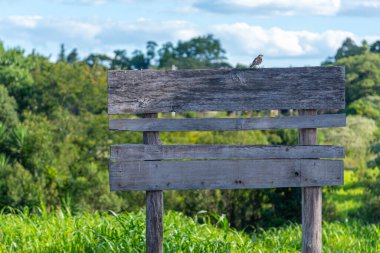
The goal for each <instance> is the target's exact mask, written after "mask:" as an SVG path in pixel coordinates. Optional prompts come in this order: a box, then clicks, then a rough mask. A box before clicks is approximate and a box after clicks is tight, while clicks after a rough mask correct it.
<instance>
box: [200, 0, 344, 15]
mask: <svg viewBox="0 0 380 253" xmlns="http://www.w3.org/2000/svg"><path fill="white" fill-rule="evenodd" d="M194 5H195V7H197V8H199V9H202V10H206V11H210V12H219V13H237V12H240V13H246V14H250V15H252V16H270V15H279V16H294V15H323V16H326V15H327V16H330V15H335V14H336V13H337V12H338V11H339V9H340V0H314V1H310V0H256V1H251V0H216V1H213V0H199V1H197V2H196V3H195V4H194Z"/></svg>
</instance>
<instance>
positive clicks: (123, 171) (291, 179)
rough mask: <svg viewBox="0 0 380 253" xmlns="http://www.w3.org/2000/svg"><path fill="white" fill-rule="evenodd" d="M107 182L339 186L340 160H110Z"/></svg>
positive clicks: (142, 186) (179, 186) (171, 186)
mask: <svg viewBox="0 0 380 253" xmlns="http://www.w3.org/2000/svg"><path fill="white" fill-rule="evenodd" d="M110 182H111V190H113V191H117V190H121V191H123V190H190V189H248V188H273V187H303V186H315V185H341V184H342V183H343V161H341V160H317V159H274V160H225V161H221V160H202V161H187V162H165V161H137V162H111V163H110Z"/></svg>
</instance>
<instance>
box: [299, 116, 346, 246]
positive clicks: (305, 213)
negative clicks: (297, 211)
mask: <svg viewBox="0 0 380 253" xmlns="http://www.w3.org/2000/svg"><path fill="white" fill-rule="evenodd" d="M299 114H300V115H316V114H317V112H316V111H315V110H300V111H299ZM298 143H299V144H300V145H316V144H317V129H312V128H309V129H300V130H299V132H298ZM308 169H309V170H311V171H313V170H314V168H312V167H308ZM314 172H315V173H319V171H317V170H315V171H314ZM342 175H343V171H342ZM342 180H343V176H342ZM342 183H343V181H342ZM309 186H310V185H309ZM315 186H317V185H315ZM302 252H303V253H321V252H322V188H321V187H307V188H302Z"/></svg>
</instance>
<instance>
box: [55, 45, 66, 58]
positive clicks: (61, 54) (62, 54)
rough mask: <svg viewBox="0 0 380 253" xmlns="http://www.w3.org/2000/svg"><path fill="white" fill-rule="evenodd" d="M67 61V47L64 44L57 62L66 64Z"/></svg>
mask: <svg viewBox="0 0 380 253" xmlns="http://www.w3.org/2000/svg"><path fill="white" fill-rule="evenodd" d="M65 61H66V52H65V45H64V44H63V43H62V44H61V47H60V51H59V54H58V59H57V62H65Z"/></svg>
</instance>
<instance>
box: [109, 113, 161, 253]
mask: <svg viewBox="0 0 380 253" xmlns="http://www.w3.org/2000/svg"><path fill="white" fill-rule="evenodd" d="M143 117H144V118H157V114H156V113H152V114H145V115H143ZM143 142H144V144H146V146H148V145H161V144H162V142H161V139H160V133H159V132H143ZM111 188H112V186H111ZM163 213H164V196H163V193H162V191H147V192H146V213H145V215H146V232H145V235H146V252H147V253H162V249H163V248H162V246H163V244H162V243H163V236H164V229H163Z"/></svg>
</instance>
